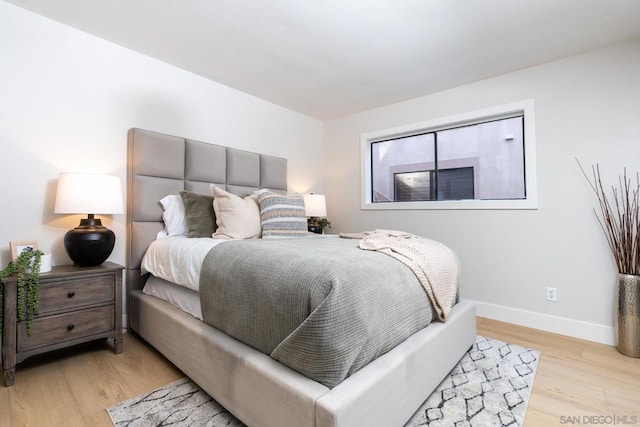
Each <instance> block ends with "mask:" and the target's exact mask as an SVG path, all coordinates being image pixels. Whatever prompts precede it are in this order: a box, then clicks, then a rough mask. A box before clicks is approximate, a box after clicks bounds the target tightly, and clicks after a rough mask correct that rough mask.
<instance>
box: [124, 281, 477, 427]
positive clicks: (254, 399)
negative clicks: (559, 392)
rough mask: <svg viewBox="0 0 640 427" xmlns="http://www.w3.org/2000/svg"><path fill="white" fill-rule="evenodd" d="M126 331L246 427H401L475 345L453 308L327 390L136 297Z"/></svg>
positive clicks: (468, 310) (466, 321) (471, 329)
mask: <svg viewBox="0 0 640 427" xmlns="http://www.w3.org/2000/svg"><path fill="white" fill-rule="evenodd" d="M130 303H131V304H132V307H131V310H130V313H132V314H133V316H132V317H131V318H130V319H129V321H130V327H131V328H132V329H133V330H134V331H136V332H137V333H138V334H139V335H140V336H141V337H142V338H143V339H145V340H146V341H148V342H149V343H150V344H151V345H152V346H153V347H155V348H156V349H158V350H159V351H160V352H161V353H162V354H163V355H164V356H166V357H167V359H169V360H170V361H171V362H172V363H173V364H174V365H176V366H177V367H178V368H179V369H180V370H182V371H183V372H184V373H185V375H187V376H189V377H190V378H192V379H193V380H194V381H195V382H196V383H197V384H198V385H199V386H200V387H201V388H202V389H203V390H205V391H206V392H207V393H208V394H210V395H211V396H212V397H213V398H214V399H216V401H218V402H219V403H220V404H221V405H223V406H224V407H225V408H227V409H228V410H229V411H230V412H232V413H233V415H235V416H236V417H237V418H238V419H240V420H241V421H242V422H244V423H245V424H247V425H249V426H267V427H268V426H274V427H275V426H277V427H283V426H292V427H300V426H310V427H311V426H317V427H329V426H357V425H384V426H401V425H403V424H404V423H406V421H407V420H408V419H409V418H410V417H411V416H412V415H413V414H414V413H415V411H416V410H417V408H419V407H420V405H421V404H422V403H423V402H424V401H425V400H426V398H427V397H428V396H429V395H430V394H431V392H432V391H433V390H434V389H435V388H436V387H437V385H438V384H439V383H440V382H441V381H442V379H443V378H444V377H445V376H446V374H447V373H448V372H449V371H450V370H451V369H452V368H453V367H454V366H455V365H456V363H457V362H458V361H459V360H460V358H461V357H462V356H463V355H464V353H465V352H466V351H467V350H468V349H469V348H470V347H471V345H472V344H473V342H474V341H475V334H476V332H475V331H476V327H475V306H474V304H473V303H471V302H469V301H464V300H463V301H461V302H460V303H459V304H457V305H456V306H455V307H454V309H453V311H452V313H451V316H450V318H449V319H448V320H447V322H446V323H440V322H434V323H432V324H431V325H430V326H429V327H427V328H425V329H424V330H422V331H419V332H417V333H416V334H414V335H412V336H411V337H409V338H408V339H407V340H406V341H404V342H403V343H401V344H400V345H399V346H397V347H396V348H394V349H393V350H391V351H390V352H388V353H387V354H385V355H383V356H381V357H379V358H378V359H376V360H375V361H373V362H372V363H370V364H369V365H367V366H365V367H364V368H363V369H361V370H360V371H358V372H356V373H355V374H354V375H352V376H351V377H349V378H347V379H346V380H345V381H343V382H342V383H341V384H339V385H338V386H337V387H334V388H333V389H328V388H327V387H325V386H323V385H322V384H320V383H317V382H315V381H313V380H311V379H309V378H307V377H304V376H303V375H301V374H299V373H297V372H295V371H293V370H291V369H289V368H288V367H286V366H284V365H282V364H281V363H279V362H277V361H275V360H273V359H271V358H270V357H268V356H267V355H264V354H262V353H260V352H258V351H257V350H254V349H253V348H251V347H249V346H247V345H245V344H243V343H240V342H239V341H236V340H235V339H233V338H231V337H229V336H228V335H226V334H224V333H222V332H220V331H218V330H216V329H214V328H212V327H210V326H208V325H206V324H204V323H203V322H201V321H199V320H197V319H195V318H194V317H192V316H191V315H189V314H187V313H184V312H182V311H181V310H179V309H177V308H175V307H173V306H171V305H170V304H168V303H166V302H164V301H161V300H159V299H157V298H155V297H152V296H149V295H145V294H143V293H142V292H140V291H133V292H132V293H131V298H130Z"/></svg>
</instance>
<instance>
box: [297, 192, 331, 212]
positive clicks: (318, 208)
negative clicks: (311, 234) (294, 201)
mask: <svg viewBox="0 0 640 427" xmlns="http://www.w3.org/2000/svg"><path fill="white" fill-rule="evenodd" d="M302 198H303V199H304V210H305V214H306V216H314V217H326V216H327V202H326V200H325V197H324V194H304V195H303V196H302Z"/></svg>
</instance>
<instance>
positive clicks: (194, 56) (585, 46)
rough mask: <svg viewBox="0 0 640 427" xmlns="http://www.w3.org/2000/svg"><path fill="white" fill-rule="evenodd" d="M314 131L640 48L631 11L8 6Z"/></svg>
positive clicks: (434, 0)
mask: <svg viewBox="0 0 640 427" xmlns="http://www.w3.org/2000/svg"><path fill="white" fill-rule="evenodd" d="M8 2H9V3H12V4H15V5H17V6H20V7H23V8H25V9H28V10H31V11H33V12H36V13H38V14H41V15H44V16H47V17H49V18H52V19H54V20H56V21H59V22H62V23H64V24H67V25H69V26H71V27H74V28H77V29H79V30H82V31H85V32H87V33H91V34H94V35H96V36H98V37H100V38H103V39H106V40H109V41H112V42H114V43H117V44H119V45H121V46H125V47H127V48H130V49H132V50H135V51H138V52H140V53H143V54H145V55H148V56H151V57H154V58H157V59H159V60H161V61H164V62H167V63H170V64H173V65H175V66H177V67H180V68H182V69H185V70H188V71H191V72H193V73H195V74H198V75H201V76H203V77H206V78H208V79H211V80H215V81H217V82H220V83H222V84H225V85H227V86H230V87H233V88H235V89H238V90H240V91H242V92H245V93H248V94H251V95H254V96H256V97H259V98H262V99H265V100H267V101H270V102H272V103H274V104H278V105H281V106H283V107H286V108H289V109H291V110H294V111H297V112H300V113H302V114H305V115H307V116H311V117H314V118H318V119H321V120H326V119H331V118H335V117H340V116H344V115H347V114H351V113H356V112H360V111H364V110H368V109H372V108H376V107H380V106H383V105H388V104H392V103H395V102H399V101H404V100H407V99H411V98H415V97H418V96H423V95H427V94H430V93H434V92H437V91H441V90H443V89H447V88H451V87H455V86H459V85H462V84H465V83H469V82H473V81H477V80H481V79H484V78H487V77H491V76H496V75H499V74H503V73H507V72H511V71H514V70H518V69H522V68H525V67H530V66H533V65H537V64H541V63H545V62H549V61H553V60H556V59H559V58H562V57H566V56H570V55H574V54H578V53H581V52H585V51H588V50H592V49H596V48H600V47H603V46H607V45H610V44H613V43H618V42H622V41H626V40H631V39H635V38H638V37H640V1H638V0H482V1H480V0H109V1H87V0H8Z"/></svg>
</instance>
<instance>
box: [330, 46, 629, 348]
mask: <svg viewBox="0 0 640 427" xmlns="http://www.w3.org/2000/svg"><path fill="white" fill-rule="evenodd" d="M529 98H533V99H535V108H536V111H535V113H536V135H537V141H536V142H537V172H538V197H539V209H537V210H531V211H529V210H473V211H472V210H444V211H439V210H431V211H430V210H417V211H416V210H412V211H362V210H360V193H359V192H360V135H361V133H367V132H373V131H377V130H381V129H386V128H392V127H397V126H403V125H407V124H410V123H417V122H422V121H426V120H432V119H437V118H439V117H446V116H449V115H454V114H461V113H465V112H468V111H473V110H478V109H482V108H487V107H492V106H496V105H501V104H507V103H511V102H515V101H520V100H525V99H529ZM639 117H640V40H636V41H635V42H633V43H626V44H621V45H616V46H612V47H610V48H607V49H602V50H598V51H594V52H590V53H587V54H583V55H580V56H575V57H571V58H566V59H563V60H560V61H556V62H552V63H547V64H544V65H541V66H537V67H534V68H529V69H525V70H521V71H518V72H514V73H510V74H506V75H502V76H498V77H495V78H492V79H488V80H484V81H480V82H476V83H473V84H469V85H465V86H461V87H457V88H454V89H451V90H447V91H443V92H440V93H437V94H434V95H430V96H425V97H421V98H417V99H413V100H410V101H406V102H402V103H398V104H394V105H389V106H387V107H384V108H379V109H376V110H371V111H367V112H363V113H360V114H356V115H352V116H348V117H344V118H340V119H336V120H333V121H330V122H327V123H325V164H326V174H327V179H326V193H327V209H328V215H329V219H330V220H331V222H332V225H333V228H332V232H342V231H359V230H365V229H374V228H390V229H403V230H407V231H410V232H413V233H416V234H419V235H423V236H427V237H431V238H434V239H437V240H440V241H442V242H444V243H446V244H448V245H449V246H451V247H452V248H453V249H455V250H456V251H457V253H458V255H459V257H460V259H461V263H462V268H463V275H462V294H463V296H464V297H466V298H470V299H473V300H476V301H477V302H478V303H479V305H478V313H479V314H481V315H484V316H488V317H494V318H498V319H503V320H507V321H511V322H514V323H520V324H524V325H528V326H533V327H538V328H542V329H547V330H551V331H555V332H559V333H563V334H567V335H573V336H578V337H583V338H587V339H592V340H595V341H600V342H607V343H613V340H614V333H613V319H614V314H613V313H614V289H615V277H616V270H615V266H614V264H613V261H612V258H611V257H610V254H609V252H608V249H607V245H606V242H605V240H604V237H603V235H602V232H601V230H600V229H599V226H598V224H597V222H596V219H595V217H594V213H593V211H592V208H593V207H594V206H595V200H594V197H593V196H592V194H591V193H590V190H589V188H588V186H587V183H586V181H585V179H584V177H583V176H582V175H581V173H580V171H579V169H578V167H577V164H576V161H575V159H574V158H575V157H577V158H579V160H580V161H581V162H582V163H583V165H586V166H590V165H591V164H593V163H596V162H599V163H600V166H601V168H602V169H603V171H604V172H605V175H606V177H607V179H609V182H612V181H613V179H615V178H616V176H617V174H618V172H621V171H622V169H623V167H625V166H627V167H629V168H630V170H633V171H639V170H640V120H639V119H638V118H639ZM546 286H554V287H556V288H557V290H558V301H557V302H548V301H546V299H545V287H546Z"/></svg>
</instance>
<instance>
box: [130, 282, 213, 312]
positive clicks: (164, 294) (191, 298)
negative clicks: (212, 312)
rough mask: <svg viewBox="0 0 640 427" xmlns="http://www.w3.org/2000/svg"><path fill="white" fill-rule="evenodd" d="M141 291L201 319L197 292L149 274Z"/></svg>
mask: <svg viewBox="0 0 640 427" xmlns="http://www.w3.org/2000/svg"><path fill="white" fill-rule="evenodd" d="M142 292H143V293H145V294H147V295H151V296H154V297H156V298H160V299H161V300H162V301H165V302H168V303H169V304H171V305H173V306H174V307H177V308H179V309H180V310H182V311H184V312H185V313H189V314H190V315H192V316H193V317H195V318H196V319H200V320H202V309H201V308H200V295H199V294H198V292H196V291H193V290H191V289H187V288H185V287H184V286H178V285H174V284H173V283H171V282H167V281H166V280H163V279H160V278H158V277H155V276H150V277H149V279H148V280H147V283H145V285H144V288H143V289H142Z"/></svg>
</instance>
